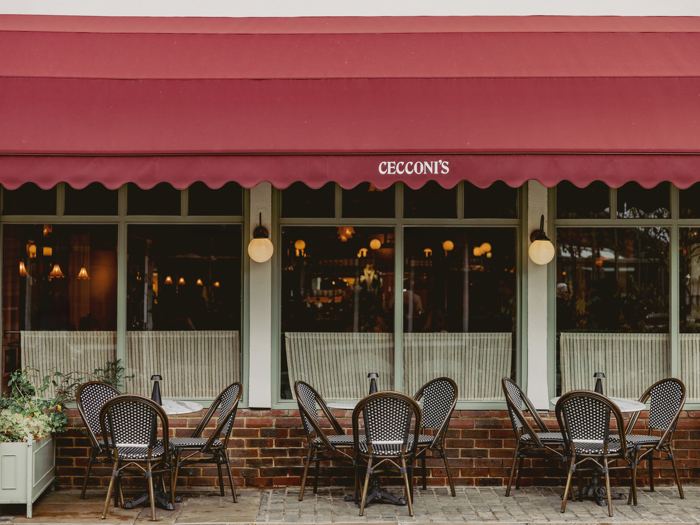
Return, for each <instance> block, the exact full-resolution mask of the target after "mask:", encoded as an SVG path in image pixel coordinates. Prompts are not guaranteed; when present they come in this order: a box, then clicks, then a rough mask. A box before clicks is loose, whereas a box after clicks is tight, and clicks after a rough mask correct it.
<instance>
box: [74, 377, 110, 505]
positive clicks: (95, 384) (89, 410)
mask: <svg viewBox="0 0 700 525" xmlns="http://www.w3.org/2000/svg"><path fill="white" fill-rule="evenodd" d="M118 395H121V392H119V390H117V389H116V388H114V387H112V386H110V385H108V384H107V383H102V382H101V381H90V382H89V383H85V384H83V385H81V386H80V388H78V393H77V395H76V402H77V404H78V411H79V412H80V416H81V417H82V418H83V422H84V423H85V427H86V428H87V435H88V437H89V438H90V448H91V450H90V459H89V460H88V467H87V473H86V474H85V481H83V491H82V492H81V493H80V499H85V489H87V484H88V479H89V478H90V470H91V469H92V464H93V463H99V462H102V461H108V458H107V449H106V448H105V442H104V440H103V439H97V436H98V435H101V434H102V428H101V427H100V410H101V409H102V407H103V406H104V404H105V403H106V402H107V401H109V400H110V399H112V398H114V397H117V396H118Z"/></svg>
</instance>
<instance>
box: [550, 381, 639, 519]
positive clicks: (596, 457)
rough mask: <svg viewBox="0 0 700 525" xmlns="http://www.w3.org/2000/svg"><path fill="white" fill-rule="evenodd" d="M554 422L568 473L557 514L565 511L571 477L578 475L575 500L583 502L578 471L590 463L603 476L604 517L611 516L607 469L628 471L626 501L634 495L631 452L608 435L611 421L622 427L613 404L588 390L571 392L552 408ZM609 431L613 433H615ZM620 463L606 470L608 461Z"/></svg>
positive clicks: (632, 457)
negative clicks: (561, 439)
mask: <svg viewBox="0 0 700 525" xmlns="http://www.w3.org/2000/svg"><path fill="white" fill-rule="evenodd" d="M555 412H556V415H557V422H558V423H559V428H560V429H561V431H562V434H563V436H564V448H565V451H566V455H567V457H568V459H569V473H568V476H567V478H566V488H565V489H564V497H563V500H562V504H561V511H562V512H564V511H566V500H567V497H568V495H569V490H570V488H571V477H572V475H573V473H574V472H579V499H580V500H583V487H582V481H581V475H580V471H581V469H582V467H583V465H585V464H587V463H593V468H598V469H600V470H601V471H602V473H603V475H604V476H605V496H606V498H607V500H608V515H609V516H610V517H612V515H613V509H612V501H611V495H610V469H611V468H628V469H629V470H630V474H631V475H632V486H631V487H630V493H629V499H628V502H631V501H632V499H634V500H635V501H634V502H635V504H636V497H634V496H635V480H634V464H635V461H634V450H630V449H629V448H628V447H627V441H626V440H624V439H622V440H620V439H619V438H615V437H614V436H615V434H611V433H610V423H611V418H614V420H615V423H616V425H617V428H618V429H624V428H625V426H624V425H625V420H624V419H623V417H622V413H621V412H620V409H619V408H618V407H617V405H616V404H615V403H613V402H612V401H611V400H610V399H608V398H607V397H605V396H604V395H602V394H598V393H596V392H591V391H589V390H574V391H572V392H568V393H566V394H564V395H563V396H561V397H560V398H559V401H558V402H557V406H556V408H555ZM613 432H615V433H616V431H615V430H613ZM616 460H622V461H625V462H626V463H627V465H625V466H623V467H610V462H611V461H616Z"/></svg>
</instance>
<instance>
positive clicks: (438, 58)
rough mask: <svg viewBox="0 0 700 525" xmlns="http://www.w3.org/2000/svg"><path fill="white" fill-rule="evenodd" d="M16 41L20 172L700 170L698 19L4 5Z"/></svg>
mask: <svg viewBox="0 0 700 525" xmlns="http://www.w3.org/2000/svg"><path fill="white" fill-rule="evenodd" d="M0 56H2V57H3V60H2V61H0V94H1V96H0V115H2V117H1V118H0V156H4V157H2V158H0V184H3V185H5V186H6V187H16V186H17V185H18V184H20V183H21V182H26V181H32V182H37V183H39V184H40V185H41V186H43V187H46V186H52V185H53V184H55V183H56V182H59V181H66V182H70V183H71V184H72V185H75V186H76V187H81V186H84V185H85V184H87V183H89V182H92V181H100V182H103V183H104V184H105V185H107V186H109V187H116V186H118V185H120V184H121V183H123V182H126V181H134V182H137V183H139V184H141V185H142V186H143V187H149V186H152V185H153V184H155V183H156V182H162V181H167V182H171V183H173V184H175V185H176V186H178V187H183V186H186V185H188V184H189V183H191V182H193V181H194V180H203V181H205V182H206V183H207V184H209V185H210V186H212V187H216V186H220V185H221V184H223V182H225V181H228V180H234V181H239V182H241V184H243V185H244V186H251V185H253V184H255V183H257V182H259V181H261V180H268V181H270V182H273V184H275V185H276V186H279V187H285V186H287V185H288V184H290V183H291V182H293V181H297V180H301V181H304V182H307V183H308V184H310V185H312V186H319V185H321V184H322V183H324V182H328V181H335V182H339V183H340V184H341V185H343V186H345V187H348V186H352V185H354V184H355V183H357V182H360V181H363V180H370V181H372V182H373V183H375V184H376V185H377V186H386V185H388V184H390V183H391V182H394V181H395V180H404V181H406V182H407V183H408V184H409V185H411V186H414V187H415V186H418V185H420V184H422V182H424V181H425V180H430V179H434V180H438V181H439V182H440V183H441V184H443V185H444V186H451V185H453V184H454V183H456V181H458V180H470V181H472V182H474V183H475V184H477V185H479V186H487V185H489V184H490V183H492V182H493V181H494V180H505V181H506V182H507V183H508V184H511V185H518V184H520V183H522V181H524V180H527V179H531V178H535V179H539V180H541V181H542V182H543V183H545V184H547V185H552V184H555V183H556V181H558V180H562V179H567V180H572V181H573V182H575V183H576V184H577V185H579V186H581V185H585V184H587V183H588V182H590V181H591V180H604V181H606V182H608V183H609V184H611V185H613V186H619V185H620V184H622V183H624V182H626V181H628V180H636V181H639V182H640V183H642V184H643V185H645V186H653V185H654V184H655V183H657V182H659V181H661V180H671V181H673V182H675V183H676V184H678V185H679V186H687V185H689V184H691V183H693V182H695V181H696V180H700V171H698V170H696V169H695V166H696V164H697V161H696V157H695V156H696V155H700V61H698V60H697V57H698V56H700V20H698V19H695V18H691V17H688V18H595V17H593V18H591V17H581V18H578V17H568V18H567V17H525V18H522V17H504V18H489V17H474V18H469V17H435V18H377V19H372V18H370V19H367V18H363V19H356V18H338V19H324V18H318V19H254V20H252V19H243V20H241V19H158V18H153V19H150V18H86V17H28V16H0ZM448 157H449V159H450V160H449V165H450V169H449V173H444V172H443V170H442V169H441V170H440V173H427V174H426V173H425V171H424V173H418V174H416V173H415V172H414V173H406V169H405V168H406V166H407V165H406V164H404V165H402V166H403V168H399V171H402V172H401V173H399V172H396V173H388V172H387V173H382V172H381V169H380V168H379V167H378V164H381V162H384V161H385V162H394V161H395V162H402V161H403V162H420V163H426V164H425V166H424V167H423V169H424V170H426V171H427V170H428V164H427V163H430V162H435V161H439V160H444V159H446V158H448ZM411 166H412V168H410V169H409V171H412V170H413V168H415V165H411ZM386 169H387V170H389V168H388V167H387V168H386ZM696 174H698V175H696ZM421 181H422V182H421Z"/></svg>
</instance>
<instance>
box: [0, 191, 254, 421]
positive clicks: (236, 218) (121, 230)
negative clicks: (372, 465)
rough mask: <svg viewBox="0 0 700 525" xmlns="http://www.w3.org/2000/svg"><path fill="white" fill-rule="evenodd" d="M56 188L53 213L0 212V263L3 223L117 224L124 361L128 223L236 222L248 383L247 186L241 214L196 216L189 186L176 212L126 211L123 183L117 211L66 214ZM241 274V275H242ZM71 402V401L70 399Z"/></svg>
mask: <svg viewBox="0 0 700 525" xmlns="http://www.w3.org/2000/svg"><path fill="white" fill-rule="evenodd" d="M56 186H57V188H56V215H0V265H1V264H2V261H3V258H2V255H3V254H2V249H3V242H4V226H5V224H42V223H45V224H48V223H50V224H66V225H69V224H76V225H80V224H116V225H117V359H121V361H122V363H125V362H126V281H127V250H126V247H127V228H128V227H129V225H132V224H139V225H144V224H163V225H177V224H187V225H191V224H203V225H224V224H225V225H230V224H240V225H241V227H242V229H243V232H242V241H243V245H242V246H241V260H242V275H241V280H242V285H241V290H242V297H241V301H242V312H243V315H242V319H241V382H242V383H243V385H247V384H248V368H249V366H248V363H249V359H250V356H249V346H250V345H249V334H248V325H249V322H248V320H249V309H248V308H247V307H246V305H247V304H248V298H249V296H250V290H249V279H248V275H249V267H250V258H249V257H248V254H247V252H246V249H247V246H248V242H250V232H249V230H250V228H249V221H248V216H249V205H250V198H249V192H248V190H247V189H245V188H243V191H242V198H243V206H242V210H243V215H242V216H241V215H216V216H200V215H187V209H188V204H189V188H185V189H184V190H180V215H167V216H164V215H160V216H159V215H127V213H126V210H127V202H126V201H127V190H128V186H127V185H123V186H121V187H120V188H119V189H118V190H116V191H117V192H118V212H117V215H66V214H65V194H66V183H65V182H60V183H58V184H57V185H56ZM4 191H5V189H4V188H2V187H0V203H2V202H3V193H4ZM244 276H245V278H244ZM0 301H2V283H1V282H0ZM179 399H182V400H185V401H196V402H198V403H200V404H202V405H203V406H204V407H205V408H207V407H209V406H210V405H211V403H212V402H213V401H214V398H204V399H203V398H197V399H194V398H192V399H188V398H179ZM71 405H74V403H72V404H71ZM241 406H242V407H247V406H248V389H247V388H244V389H243V393H242V394H241Z"/></svg>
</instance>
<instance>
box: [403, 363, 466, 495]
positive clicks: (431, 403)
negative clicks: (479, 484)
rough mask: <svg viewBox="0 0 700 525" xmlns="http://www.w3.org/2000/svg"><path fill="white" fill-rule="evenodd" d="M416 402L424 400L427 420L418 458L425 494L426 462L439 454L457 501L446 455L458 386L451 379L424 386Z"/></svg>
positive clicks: (442, 378)
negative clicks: (446, 441)
mask: <svg viewBox="0 0 700 525" xmlns="http://www.w3.org/2000/svg"><path fill="white" fill-rule="evenodd" d="M413 399H415V400H416V401H418V402H420V401H421V399H422V400H423V418H422V419H421V424H422V428H421V434H420V436H419V437H418V451H417V452H416V458H420V460H421V474H422V478H423V490H425V489H426V488H427V487H426V479H425V459H426V456H427V455H428V451H430V452H433V451H435V452H436V453H437V457H439V458H442V460H443V461H444V463H445V470H446V471H447V479H448V480H449V482H450V490H451V491H452V497H455V496H456V495H457V494H456V493H455V485H454V482H453V481H452V472H450V464H449V462H448V461H447V454H445V447H444V445H445V435H446V433H447V428H448V427H449V425H450V417H452V412H454V410H455V406H456V405H457V383H455V382H454V381H453V380H452V379H450V378H449V377H439V378H438V379H433V380H432V381H429V382H427V383H426V384H425V385H423V386H422V387H421V388H420V390H418V392H416V395H415V396H413ZM428 428H429V429H431V430H433V435H432V436H429V435H425V434H423V432H424V431H425V429H428Z"/></svg>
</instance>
